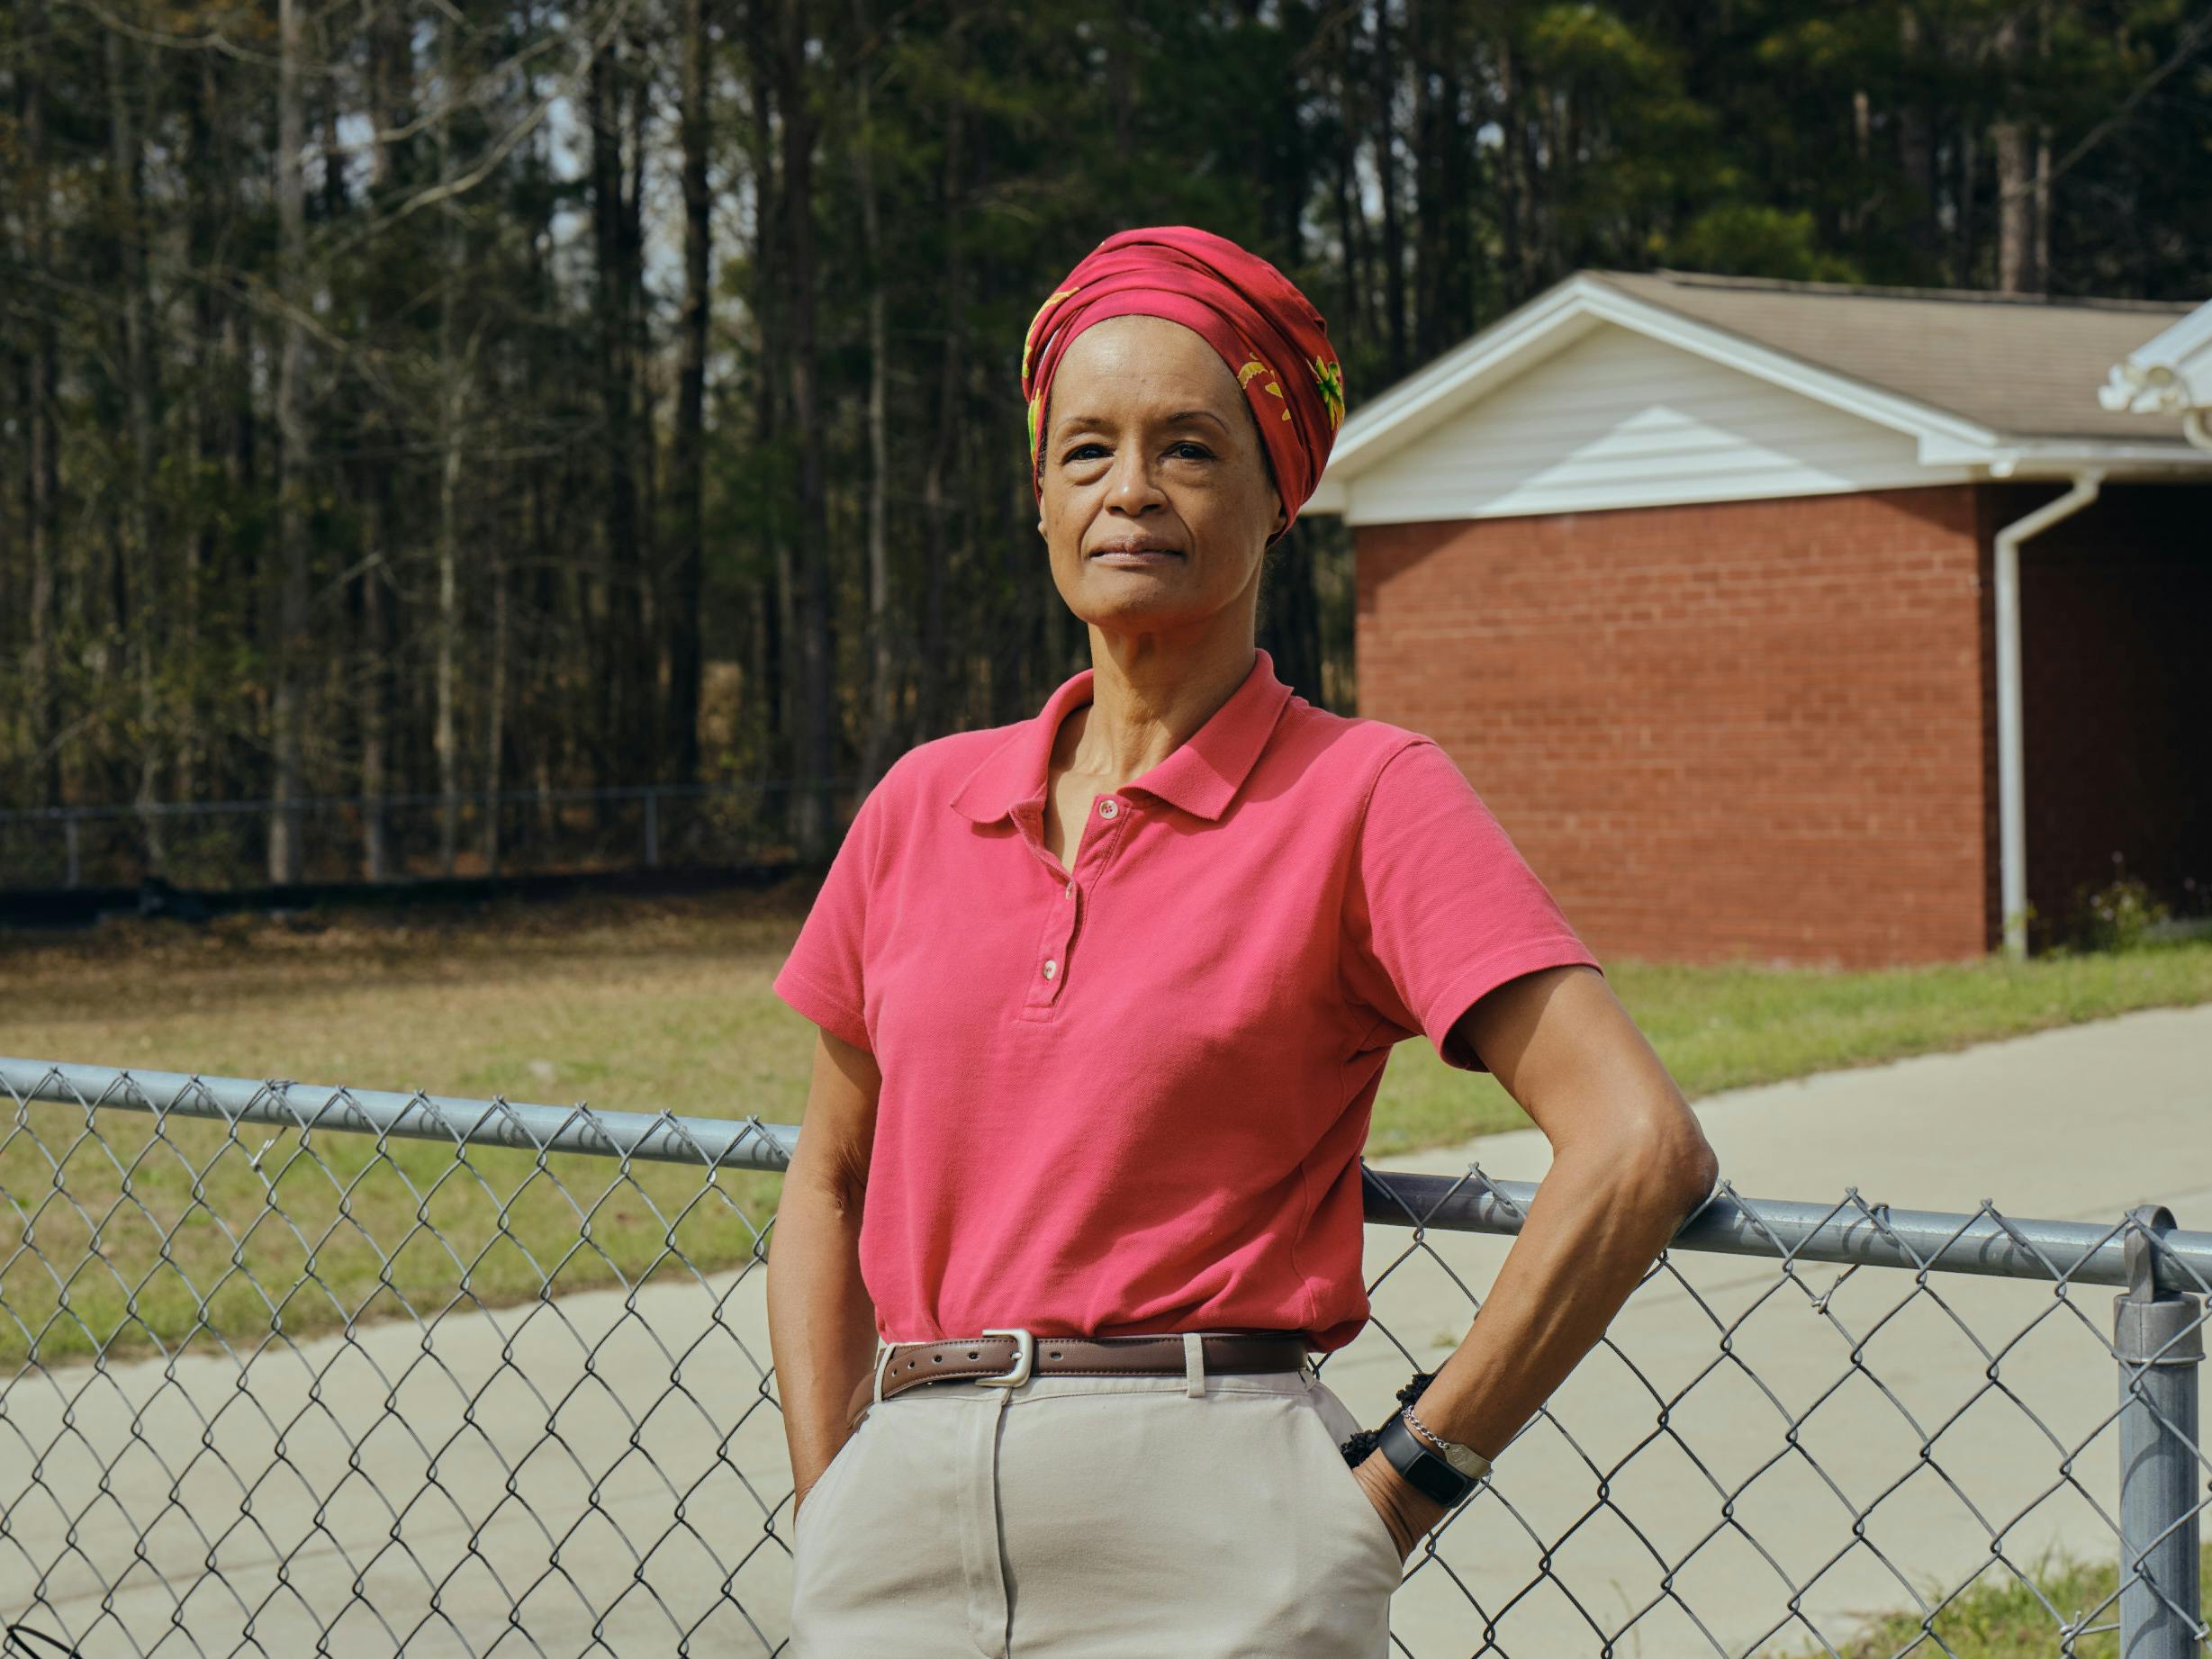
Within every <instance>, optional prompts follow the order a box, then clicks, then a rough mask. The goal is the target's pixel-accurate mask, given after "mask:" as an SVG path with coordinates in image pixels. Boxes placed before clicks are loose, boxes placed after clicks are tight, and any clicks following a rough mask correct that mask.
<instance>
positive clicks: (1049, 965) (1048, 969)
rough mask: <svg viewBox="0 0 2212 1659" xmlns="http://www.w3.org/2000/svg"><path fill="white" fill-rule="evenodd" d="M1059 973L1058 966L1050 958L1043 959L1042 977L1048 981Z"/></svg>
mask: <svg viewBox="0 0 2212 1659" xmlns="http://www.w3.org/2000/svg"><path fill="white" fill-rule="evenodd" d="M1059 971H1060V964H1059V963H1058V962H1056V961H1054V960H1052V958H1051V957H1049V956H1048V957H1046V958H1045V959H1044V977H1045V978H1048V979H1049V978H1052V976H1053V975H1054V974H1056V973H1058V972H1059Z"/></svg>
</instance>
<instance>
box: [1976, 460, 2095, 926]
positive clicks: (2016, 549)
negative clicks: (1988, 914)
mask: <svg viewBox="0 0 2212 1659" xmlns="http://www.w3.org/2000/svg"><path fill="white" fill-rule="evenodd" d="M2103 481H2104V473H2103V471H2102V470H2101V469H2099V468H2088V469H2085V470H2083V471H2081V472H2080V473H2076V474H2075V475H2074V481H2073V488H2072V489H2071V490H2069V491H2066V493H2065V494H2063V495H2062V496H2060V497H2059V498H2058V499H2057V500H2051V501H2045V503H2044V504H2043V505H2042V506H2040V507H2038V508H2036V510H2035V511H2033V512H2031V513H2028V514H2027V515H2026V516H2024V517H2022V518H2015V519H2014V520H2013V521H2012V522H2011V523H2010V524H2008V525H2007V526H2005V527H2004V528H2002V529H2001V530H2000V531H1998V532H1997V538H1996V565H1997V825H1998V871H1999V888H2000V897H2001V901H2002V902H2001V909H2002V911H2003V914H2004V919H2005V954H2006V956H2008V957H2009V958H2010V959H2011V960H2014V961H2016V962H2018V961H2025V960H2027V756H2026V752H2025V748H2024V745H2023V744H2022V741H2021V731H2022V721H2021V713H2020V544H2021V543H2022V542H2024V541H2026V540H2027V538H2028V537H2029V536H2040V535H2041V534H2042V533H2043V532H2044V531H2045V530H2047V529H2049V528H2050V527H2052V526H2053V525H2054V524H2056V523H2058V522H2059V521H2060V520H2061V519H2062V518H2072V517H2073V515H2074V514H2075V513H2078V512H2080V511H2081V509H2083V508H2084V507H2087V506H2088V505H2089V504H2090V502H2091V501H2094V500H2096V499H2097V491H2098V488H2099V485H2100V484H2101V483H2102V482H2103Z"/></svg>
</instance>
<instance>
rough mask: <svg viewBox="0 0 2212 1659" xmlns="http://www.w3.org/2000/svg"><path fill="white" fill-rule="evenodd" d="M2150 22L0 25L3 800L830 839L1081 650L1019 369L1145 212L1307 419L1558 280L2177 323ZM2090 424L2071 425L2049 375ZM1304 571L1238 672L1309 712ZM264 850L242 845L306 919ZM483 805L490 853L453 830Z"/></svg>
mask: <svg viewBox="0 0 2212 1659" xmlns="http://www.w3.org/2000/svg"><path fill="white" fill-rule="evenodd" d="M2208 37H2212V10H2205V9H2200V8H2199V7H2198V6H2197V5H2191V4H2184V3H2182V0H2083V3H2081V4H2061V3H2060V0H2031V3H2027V4H2018V3H2014V4H2005V3H2001V0H1914V3H1913V4H1898V3H1896V0H1865V3H1864V4H1855V5H1833V4H1828V5H1821V4H1810V3H1808V0H1672V3H1668V0H1620V3H1619V4H1616V5H1578V4H1543V3H1535V0H1482V3H1478V4H1477V3H1469V4H1458V5H1452V4H1440V3H1437V0H1351V3H1348V4H1336V3H1327V0H1324V3H1314V0H1244V3H1238V4H1217V3H1202V4H1188V3H1185V4H1174V5H1167V4H1160V3H1159V0H1115V3H1114V4H1099V3H1097V0H1058V3H1055V4H1051V5H1044V4H1021V5H1005V4H999V5H978V4H971V3H970V0H934V3H930V4H925V3H923V0H913V3H909V4H902V5H894V4H890V3H889V0H825V3H824V4H819V5H801V4H799V3H798V0H577V4H573V5H571V4H564V3H562V0H504V3H502V4H492V3H491V0H344V3H342V4H326V3H324V0H13V4H12V5H10V6H9V7H8V8H6V9H5V12H0V434H4V435H5V442H4V444H0V456H4V457H5V463H4V464H5V488H0V617H5V619H6V624H7V627H6V644H5V647H0V807H11V808H15V809H18V810H20V809H23V808H43V807H60V806H65V805H68V806H79V807H82V806H97V805H107V804H114V803H137V804H138V805H139V806H140V809H141V812H142V816H141V818H140V823H139V833H140V835H141V838H142V840H143V842H144V846H145V852H146V862H147V864H148V865H149V868H151V869H154V870H159V869H160V868H161V867H162V863H163V856H164V854H163V846H162V842H163V836H164V834H165V831H164V829H163V824H164V820H162V819H161V818H159V817H158V816H156V815H154V814H153V813H152V812H151V811H150V807H151V806H152V805H153V804H155V803H164V802H167V803H176V802H218V801H239V800H270V801H275V802H279V803H286V802H293V801H298V800H302V799H304V798H310V797H319V796H320V797H333V796H334V797H348V798H356V799H357V801H358V802H359V803H360V808H361V809H360V810H359V812H358V813H357V816H356V817H355V818H354V819H353V820H351V822H352V825H353V827H352V829H351V831H349V834H353V835H355V836H356V837H357V844H356V845H353V846H351V847H349V848H348V849H347V853H346V856H347V858H348V861H350V862H352V863H354V864H356V865H357V866H358V867H359V869H361V870H365V871H366V872H368V873H371V874H379V873H386V872H388V871H389V870H392V869H393V866H394V863H395V861H397V860H396V855H395V852H394V849H393V828H392V825H393V817H394V815H393V814H392V813H388V812H387V811H386V810H384V806H383V803H385V802H398V801H402V800H410V799H421V798H427V799H430V800H433V801H435V802H437V803H438V804H439V810H438V813H437V823H438V830H437V833H436V836H435V840H436V843H437V844H436V847H435V855H434V861H435V862H436V863H437V865H438V867H440V868H443V869H446V870H453V869H456V868H461V867H464V866H466V867H474V868H483V867H484V866H485V865H486V864H487V863H495V862H496V861H497V858H498V855H499V852H500V848H499V845H498V838H499V837H500V836H501V834H508V835H512V834H515V831H514V829H513V828H512V820H511V819H510V818H507V817H503V816H501V815H499V814H483V815H477V816H468V815H467V814H466V813H465V811H464V807H465V804H466V803H467V802H468V801H470V800H471V799H472V798H476V797H480V796H483V794H484V793H485V792H486V791H490V790H493V789H501V790H516V791H524V792H528V791H531V790H536V791H538V792H539V793H540V794H541V795H543V796H544V797H545V798H546V799H547V800H548V801H550V800H551V799H552V798H553V796H554V792H555V791H556V790H561V789H611V788H618V787H621V786H630V785H639V784H648V783H650V784H682V783H689V782H693V781H709V782H713V781H723V780H752V781H754V782H755V783H774V784H778V785H781V784H785V783H789V784H790V785H791V786H792V787H790V788H789V789H780V790H778V791H774V792H772V794H771V795H770V796H768V797H764V798H766V799H770V800H771V801H772V803H773V805H772V811H771V812H770V814H769V816H770V818H771V819H772V820H773V828H774V830H775V833H776V835H777V837H778V839H780V840H781V841H784V842H788V843H789V844H790V845H791V846H793V847H795V848H796V849H797V850H798V851H799V852H800V853H801V854H802V855H804V856H808V857H812V858H818V857H820V856H822V855H823V854H824V852H826V848H827V847H828V846H829V845H830V844H831V843H834V841H835V835H836V828H835V824H836V819H837V816H838V807H837V803H838V802H839V801H840V800H843V801H845V802H847V803H849V802H850V801H851V800H852V799H853V798H856V796H857V794H858V793H859V792H861V791H863V790H864V789H866V787H867V786H868V785H869V783H870V782H871V781H872V780H873V779H874V778H876V777H878V776H880V773H881V771H882V770H883V769H884V768H885V767H886V766H888V765H889V762H890V761H891V760H892V759H894V758H896V756H897V755H898V753H901V752H902V751H904V750H905V749H907V748H908V747H910V746H912V745H913V744H916V743H919V742H922V741H925V740H926V739H928V738H930V737H933V736H935V735H940V734H943V733H945V732H949V731H953V730H957V729H962V728H964V727H970V726H980V725H987V724H995V723H998V722H1003V721H1007V720H1013V719H1016V718H1020V717H1023V716H1025V715H1026V714H1028V713H1030V712H1033V711H1034V708H1035V707H1036V706H1037V704H1038V703H1039V702H1040V701H1041V700H1042V698H1043V694H1044V693H1045V692H1046V691H1047V690H1050V689H1051V687H1052V686H1053V685H1055V684H1057V683H1058V682H1059V681H1061V679H1064V678H1065V677H1066V676H1067V675H1068V674H1069V673H1070V672H1074V671H1075V670H1076V669H1078V668H1079V667H1081V666H1084V665H1085V664H1086V663H1088V646H1087V642H1086V640H1085V638H1084V636H1083V630H1082V628H1081V627H1080V625H1079V623H1078V622H1077V621H1076V620H1075V618H1073V617H1071V616H1070V613H1069V612H1068V611H1067V609H1066V607H1065V606H1064V604H1062V603H1061V600H1059V598H1058V595H1057V593H1056V592H1055V591H1054V589H1053V587H1052V582H1051V579H1050V576H1049V574H1048V573H1047V572H1046V569H1045V566H1044V564H1043V555H1042V547H1041V544H1040V543H1039V541H1038V538H1037V536H1036V533H1035V529H1034V508H1033V506H1032V503H1031V500H1030V497H1029V491H1028V485H1027V480H1026V479H1025V476H1024V466H1025V449H1024V442H1025V440H1024V437H1023V430H1024V428H1023V420H1022V410H1021V403H1020V394H1019V391H1018V388H1017V380H1016V370H1017V365H1018V361H1019V357H1020V352H1021V343H1022V338H1023V334H1024V330H1025V327H1026V325H1027V323H1028V321H1029V320H1030V317H1031V316H1032V314H1033V313H1034V310H1035V308H1036V307H1037V305H1038V304H1039V302H1041V301H1042V300H1043V296H1044V295H1045V293H1047V292H1049V290H1050V289H1051V287H1052V284H1054V282H1055V281H1056V280H1057V279H1058V278H1059V277H1061V275H1064V274H1065V273H1066V271H1067V270H1068V269H1069V267H1070V266H1072V265H1073V264H1074V263H1075V262H1076V261H1077V260H1078V259H1079V258H1080V257H1082V256H1083V255H1084V254H1085V253H1086V252H1088V249H1089V248H1092V247H1093V246H1094V245H1095V244H1096V243H1097V241H1098V240H1099V239H1101V238H1102V237H1104V236H1106V235H1107V234H1108V233H1110V232H1111V231H1113V230H1117V229H1120V228H1123V227H1124V226H1128V225H1133V224H1144V223H1187V224H1196V225H1202V226H1205V227H1206V228H1209V229H1212V230H1218V231H1220V232H1222V233H1223V234H1225V235H1228V236H1230V237H1232V238H1234V239H1237V240H1239V241H1241V242H1242V243H1243V244H1245V245H1246V246H1247V247H1250V248H1253V249H1254V250H1255V251H1257V252H1259V253H1261V254H1263V255H1265V256H1266V257H1269V259H1272V260H1273V261H1275V262H1276V263H1277V264H1278V265H1279V266H1281V267H1282V268H1283V269H1284V270H1285V271H1286V272H1287V273H1288V274H1290V275H1291V276H1292V277H1293V278H1294V279H1295V280H1296V281H1297V282H1298V283H1299V284H1301V286H1303V287H1304V288H1305V291H1306V292H1307V293H1308V294H1309V295H1311V296H1312V297H1313V298H1314V301H1315V302H1316V303H1317V304H1318V305H1319V306H1320V307H1321V309H1322V311H1323V313H1324V314H1325V315H1326V316H1327V318H1328V319H1329V324H1330V329H1331V334H1332V339H1333V340H1334V341H1335V342H1336V344H1337V347H1338V349H1339V351H1340V353H1341V356H1342V358H1343V361H1344V365H1345V383H1346V392H1347V401H1348V405H1349V406H1350V408H1351V409H1352V410H1354V411H1356V410H1357V409H1358V407H1359V404H1360V403H1361V402H1363V401H1365V400H1366V399H1368V398H1369V397H1371V396H1374V395H1375V394H1377V392H1381V391H1382V390H1384V389H1386V387H1387V386H1388V385H1389V384H1390V383H1392V382H1394V381H1395V380H1397V379H1398V378H1400V377H1401V376H1403V375H1404V374H1407V373H1409V372H1410V371H1412V370H1413V369H1415V368H1417V367H1419V366H1420V365H1422V364H1423V363H1425V362H1427V361H1428V360H1430V359H1431V358H1432V357H1434V356H1436V355H1438V354H1439V353H1440V352H1442V351H1444V350H1447V349H1449V347H1452V346H1453V345H1455V344H1457V343H1458V341H1459V340H1461V339H1462V338H1465V337H1466V336H1467V335H1468V334H1469V333H1471V332H1473V331H1474V330H1475V329H1478V328H1480V327H1481V326H1483V325H1484V324H1485V323H1487V322H1489V321H1491V320H1494V319H1495V318H1497V317H1498V316H1500V315H1501V314H1503V312H1504V311H1507V310H1509V309H1511V308H1512V306H1514V305H1516V304H1518V303H1520V302H1522V301H1525V300H1527V299H1528V298H1530V296H1531V295H1533V294H1535V293H1539V292H1540V291H1541V290H1542V289H1543V288H1544V287H1545V286H1547V285H1548V284H1551V283H1553V282H1555V281H1556V280H1557V279H1558V278H1560V277H1561V276H1563V275H1566V274H1567V273H1568V272H1570V271H1572V270H1574V269H1575V268H1577V267H1580V266H1598V267H1610V268H1618V269H1647V268H1652V267H1657V266H1672V267H1677V268H1685V269H1693V270H1702V271H1712V272H1724V273H1734V274H1740V275H1764V276H1773V277H1782V278H1796V279H1812V280H1828V281H1842V282H1868V283H1879V284H1910V285H1921V286H1935V287H1975V288H1988V289H1998V290H2004V291H2009V292H2014V293H2038V292H2047V293H2052V294H2055V295H2101V296H2110V297H2125V298H2148V299H2200V298H2202V297H2204V296H2205V295H2206V294H2207V293H2212V236H2208V235H2207V227H2208V226H2212V55H2208V54H2207V41H2208ZM2092 393H2093V388H2084V393H2083V395H2084V396H2085V397H2087V396H2089V395H2091V394H2092ZM1349 556H1350V555H1349V544H1348V538H1347V537H1346V536H1345V533H1344V531H1343V529H1342V527H1341V526H1340V525H1338V524H1336V523H1334V522H1333V521H1332V520H1327V519H1320V518H1304V519H1302V520H1301V522H1300V524H1299V526H1298V527H1297V528H1296V530H1295V531H1294V533H1293V535H1292V536H1290V537H1289V538H1288V539H1287V542H1286V543H1285V544H1283V545H1282V546H1281V547H1280V548H1279V550H1278V553H1276V554H1275V555H1271V560H1272V563H1271V567H1270V569H1269V573H1268V577H1267V589H1266V593H1265V597H1264V600H1263V615H1262V632H1261V643H1262V644H1263V645H1266V646H1267V647H1268V648H1269V651H1270V652H1271V653H1272V654H1274V656H1275V658H1276V661H1277V663H1278V669H1279V671H1280V672H1282V673H1283V675H1284V677H1285V678H1286V679H1287V680H1289V681H1291V682H1292V683H1293V684H1294V685H1295V686H1296V688H1297V689H1298V690H1301V691H1302V692H1304V693H1305V695H1306V696H1308V697H1309V698H1311V699H1313V700H1314V701H1316V702H1319V703H1323V704H1324V705H1325V706H1328V707H1332V708H1345V709H1347V710H1349V709H1350V708H1351V707H1352V706H1353V705H1352V699H1353V698H1354V696H1355V694H1356V688H1355V687H1354V685H1353V683H1352V678H1351V672H1350V670H1351V664H1350V621H1349V616H1350V581H1349ZM301 823H302V819H301V818H300V816H298V814H297V813H295V812H292V811H289V810H285V809H279V810H275V811H273V812H270V813H267V814H266V815H265V816H263V817H262V818H261V819H259V820H258V821H257V828H258V829H259V830H261V831H262V832H263V834H261V836H260V839H259V841H258V843H257V852H256V857H257V860H258V861H260V862H261V863H262V864H264V865H265V867H266V874H267V876H268V878H269V879H273V880H279V881H283V880H289V879H298V878H299V877H300V875H301V874H302V871H303V870H305V868H306V855H307V851H308V849H307V848H306V847H305V845H304V843H303V836H302V831H301V827H300V825H301ZM502 825H505V826H506V827H504V828H503V827H502Z"/></svg>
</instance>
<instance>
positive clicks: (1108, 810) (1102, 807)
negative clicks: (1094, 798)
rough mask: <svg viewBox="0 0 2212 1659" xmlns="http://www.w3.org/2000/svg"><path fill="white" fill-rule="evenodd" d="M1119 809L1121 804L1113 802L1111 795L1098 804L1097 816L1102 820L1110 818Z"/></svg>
mask: <svg viewBox="0 0 2212 1659" xmlns="http://www.w3.org/2000/svg"><path fill="white" fill-rule="evenodd" d="M1121 809H1122V804H1121V802H1119V801H1117V800H1115V798H1113V797H1112V796H1111V795H1109V796H1107V797H1106V799H1104V800H1102V801H1100V802H1099V803H1098V816H1100V817H1102V818H1110V817H1112V816H1114V815H1115V813H1117V812H1119V811H1120V810H1121Z"/></svg>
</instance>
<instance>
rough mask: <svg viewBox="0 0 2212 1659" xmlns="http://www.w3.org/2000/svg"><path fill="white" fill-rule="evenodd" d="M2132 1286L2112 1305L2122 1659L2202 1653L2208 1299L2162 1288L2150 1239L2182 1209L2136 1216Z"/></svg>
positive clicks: (2183, 1658)
mask: <svg viewBox="0 0 2212 1659" xmlns="http://www.w3.org/2000/svg"><path fill="white" fill-rule="evenodd" d="M2128 1217H2129V1219H2130V1220H2131V1221H2133V1222H2135V1223H2136V1225H2135V1227H2134V1228H2131V1229H2130V1230H2129V1231H2128V1235H2127V1288H2126V1290H2125V1291H2123V1292H2122V1293H2121V1294H2119V1295H2117V1296H2115V1297H2114V1298H2113V1299H2112V1338H2113V1340H2112V1353H2113V1357H2114V1358H2116V1359H2117V1360H2118V1361H2119V1364H2120V1659H2188V1655H2190V1654H2194V1653H2195V1652H2196V1651H2197V1629H2198V1624H2199V1622H2200V1618H2201V1609H2200V1607H2199V1600H2198V1580H2197V1571H2198V1568H2197V1537H2198V1526H2197V1513H2198V1509H2197V1441H2198V1434H2197V1386H2198V1380H2197V1379H2198V1366H2199V1364H2200V1363H2201V1362H2202V1361H2203V1359H2204V1298H2203V1297H2202V1296H2199V1295H2197V1294H2194V1293H2192V1292H2188V1291H2174V1290H2162V1289H2161V1288H2160V1286H2159V1284H2158V1273H2157V1254H2158V1252H2157V1251H2156V1249H2154V1248H2153V1244H2152V1241H2151V1240H2150V1239H2149V1238H2148V1237H2147V1236H2145V1235H2146V1234H2147V1233H2166V1232H2171V1231H2173V1225H2174V1222H2173V1212H2172V1211H2171V1210H2169V1209H2167V1208H2166V1206H2165V1205H2163V1204H2143V1205H2141V1206H2139V1207H2138V1208H2136V1209H2134V1210H2131V1211H2129V1212H2128Z"/></svg>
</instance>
